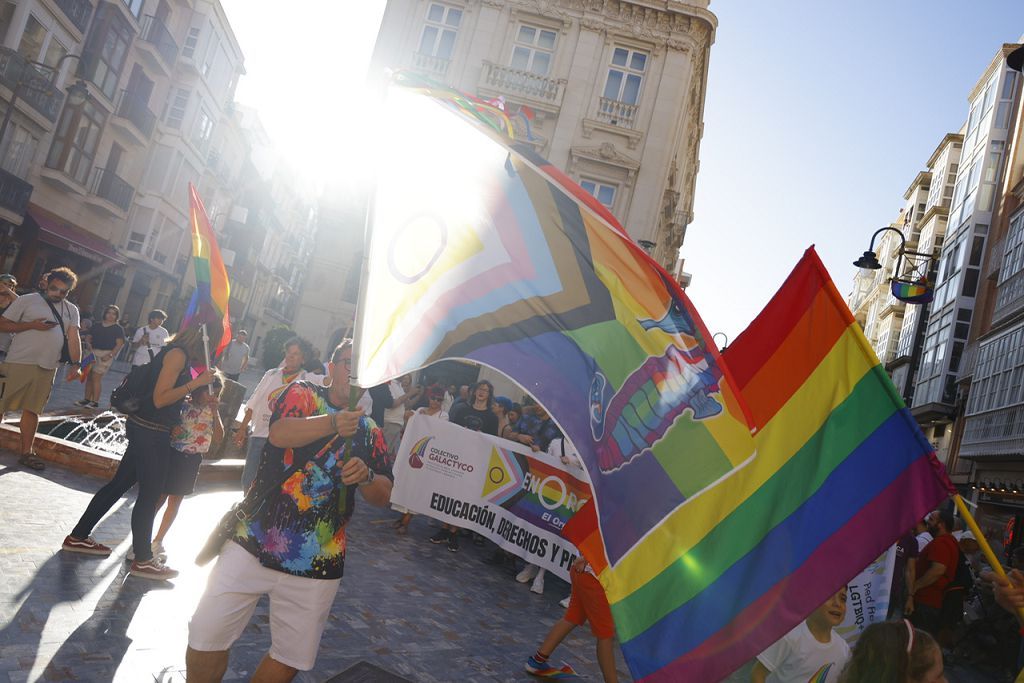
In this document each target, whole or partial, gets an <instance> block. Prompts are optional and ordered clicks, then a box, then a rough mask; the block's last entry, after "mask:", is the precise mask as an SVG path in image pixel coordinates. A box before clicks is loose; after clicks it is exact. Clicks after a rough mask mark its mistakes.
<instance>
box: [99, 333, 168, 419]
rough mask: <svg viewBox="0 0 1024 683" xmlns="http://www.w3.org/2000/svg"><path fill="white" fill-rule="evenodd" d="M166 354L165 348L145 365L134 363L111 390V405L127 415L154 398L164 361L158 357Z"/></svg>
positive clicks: (132, 413)
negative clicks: (157, 360)
mask: <svg viewBox="0 0 1024 683" xmlns="http://www.w3.org/2000/svg"><path fill="white" fill-rule="evenodd" d="M163 355H164V350H163V349H161V350H160V353H158V354H157V355H156V357H155V358H153V360H151V361H150V362H148V363H146V364H145V365H134V366H132V369H131V370H130V371H129V372H128V374H127V375H125V377H124V379H123V380H121V383H120V384H118V385H117V387H115V388H114V390H113V391H111V392H110V406H111V407H112V408H113V409H114V410H116V411H118V412H119V413H124V414H125V415H134V414H135V413H137V412H139V410H140V409H141V408H142V406H143V405H144V403H143V402H144V401H145V400H146V399H149V400H150V401H152V400H153V390H154V389H155V388H156V380H157V378H158V377H159V376H160V368H161V367H163V363H157V362H156V359H157V358H161V357H162V356H163Z"/></svg>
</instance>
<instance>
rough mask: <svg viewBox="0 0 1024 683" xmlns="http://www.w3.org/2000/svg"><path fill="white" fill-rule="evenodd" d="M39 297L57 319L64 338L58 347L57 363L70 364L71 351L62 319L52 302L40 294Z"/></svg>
mask: <svg viewBox="0 0 1024 683" xmlns="http://www.w3.org/2000/svg"><path fill="white" fill-rule="evenodd" d="M39 296H42V297H43V301H45V302H46V305H47V306H49V307H50V310H51V311H53V315H54V317H55V318H57V323H58V324H59V325H60V333H61V337H63V338H64V343H63V344H62V345H61V347H60V361H59V362H60V363H62V364H67V363H70V362H71V349H69V348H68V331H67V330H65V329H64V318H62V317H61V316H60V313H58V312H57V309H56V308H55V307H54V305H53V302H52V301H50V300H49V299H47V298H46V297H45V296H43V295H42V294H40V295H39ZM61 303H63V302H61Z"/></svg>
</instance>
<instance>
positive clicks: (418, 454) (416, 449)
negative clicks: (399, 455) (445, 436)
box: [409, 436, 434, 470]
mask: <svg viewBox="0 0 1024 683" xmlns="http://www.w3.org/2000/svg"><path fill="white" fill-rule="evenodd" d="M433 438H434V437H432V436H425V437H423V438H422V439H420V440H419V441H417V442H416V443H414V444H413V446H412V448H411V449H409V465H410V466H411V467H412V468H413V469H416V470H418V469H420V468H421V467H423V455H424V454H425V453H426V452H427V445H428V444H430V440H431V439H433Z"/></svg>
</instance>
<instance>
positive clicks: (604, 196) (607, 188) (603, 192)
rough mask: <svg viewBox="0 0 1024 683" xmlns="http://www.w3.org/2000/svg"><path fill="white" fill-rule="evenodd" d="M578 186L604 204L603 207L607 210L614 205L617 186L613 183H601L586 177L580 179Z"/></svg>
mask: <svg viewBox="0 0 1024 683" xmlns="http://www.w3.org/2000/svg"><path fill="white" fill-rule="evenodd" d="M580 187H582V188H583V189H584V190H586V191H587V192H589V193H590V194H592V195H594V197H595V198H596V199H597V201H599V202H601V203H602V204H604V206H605V208H606V209H608V210H609V211H611V210H612V207H613V206H615V193H616V190H617V188H616V187H615V186H614V185H609V184H607V183H602V182H600V181H597V180H587V179H586V178H584V179H582V180H580Z"/></svg>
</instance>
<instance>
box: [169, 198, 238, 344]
mask: <svg viewBox="0 0 1024 683" xmlns="http://www.w3.org/2000/svg"><path fill="white" fill-rule="evenodd" d="M188 199H189V222H190V223H191V225H192V259H193V263H194V264H195V271H196V289H195V292H193V293H192V300H191V301H189V304H188V310H186V311H185V318H184V320H182V321H181V329H185V327H187V326H188V325H189V323H191V322H192V321H193V320H195V319H196V318H198V319H199V320H200V321H202V322H204V323H206V324H207V325H209V326H214V325H217V326H220V327H222V329H223V332H222V333H221V337H220V343H219V344H218V345H217V348H216V349H215V350H214V352H213V357H214V358H216V357H217V356H219V355H220V352H221V351H223V350H224V347H226V346H227V345H228V343H229V342H230V341H231V317H230V315H229V314H228V301H229V300H230V298H231V284H230V283H229V282H228V271H227V269H226V268H225V267H224V260H223V259H221V257H220V248H218V247H217V237H216V236H215V235H214V234H213V228H212V227H210V219H209V218H208V217H207V215H206V208H205V207H204V206H203V200H202V199H200V198H199V193H198V192H196V188H195V186H194V185H192V183H189V184H188Z"/></svg>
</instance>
